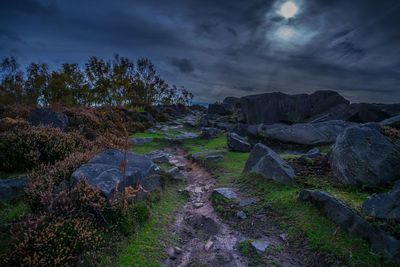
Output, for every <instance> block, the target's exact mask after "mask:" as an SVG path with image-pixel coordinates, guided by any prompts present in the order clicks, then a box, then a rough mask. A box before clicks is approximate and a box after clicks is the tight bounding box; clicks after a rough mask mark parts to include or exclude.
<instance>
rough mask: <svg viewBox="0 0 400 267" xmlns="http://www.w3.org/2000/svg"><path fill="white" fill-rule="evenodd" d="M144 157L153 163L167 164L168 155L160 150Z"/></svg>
mask: <svg viewBox="0 0 400 267" xmlns="http://www.w3.org/2000/svg"><path fill="white" fill-rule="evenodd" d="M146 156H147V157H148V158H150V159H151V160H152V161H153V162H155V163H169V157H168V155H167V154H165V153H163V152H162V151H160V150H156V151H153V152H150V153H147V154H146Z"/></svg>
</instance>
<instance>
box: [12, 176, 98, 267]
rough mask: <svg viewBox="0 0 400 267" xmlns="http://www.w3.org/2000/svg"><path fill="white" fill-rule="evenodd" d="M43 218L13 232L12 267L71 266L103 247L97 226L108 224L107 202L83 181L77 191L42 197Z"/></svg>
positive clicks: (28, 222) (22, 225)
mask: <svg viewBox="0 0 400 267" xmlns="http://www.w3.org/2000/svg"><path fill="white" fill-rule="evenodd" d="M42 201H43V204H45V207H46V209H45V210H44V211H43V213H41V214H42V215H39V216H35V215H30V216H28V219H27V220H26V221H25V222H23V223H22V224H21V225H14V226H13V227H12V229H11V234H12V244H11V249H10V251H9V254H8V255H7V256H6V258H5V264H7V265H9V266H46V265H50V266H68V265H74V264H75V263H76V261H77V260H78V259H79V258H80V257H81V256H82V255H85V254H86V255H87V254H90V251H94V250H96V249H98V248H100V247H101V246H102V245H103V240H102V234H101V231H99V230H98V229H97V228H96V225H97V226H98V225H99V224H101V223H103V222H104V217H103V215H102V212H103V211H104V209H105V207H106V199H105V198H104V197H103V196H102V195H101V193H100V191H99V190H98V189H97V188H94V187H92V186H89V185H88V184H87V182H86V181H85V180H84V179H83V180H81V181H80V182H79V183H78V184H77V186H76V187H75V188H73V189H66V190H64V191H62V192H60V193H59V194H58V195H56V196H55V197H54V196H53V194H47V195H46V196H44V197H43V198H42Z"/></svg>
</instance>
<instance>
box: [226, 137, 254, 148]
mask: <svg viewBox="0 0 400 267" xmlns="http://www.w3.org/2000/svg"><path fill="white" fill-rule="evenodd" d="M226 142H227V145H228V148H229V150H230V151H235V152H250V150H251V146H250V144H249V143H248V142H247V141H245V140H244V139H243V138H242V137H240V136H239V135H237V134H235V133H228V135H227V136H226Z"/></svg>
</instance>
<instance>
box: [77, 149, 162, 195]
mask: <svg viewBox="0 0 400 267" xmlns="http://www.w3.org/2000/svg"><path fill="white" fill-rule="evenodd" d="M126 158H127V160H128V163H127V165H126V186H127V187H128V186H132V187H133V188H136V186H137V183H138V181H140V184H141V185H142V187H143V188H144V189H145V190H146V191H152V190H154V189H155V188H157V187H159V186H160V177H159V173H160V168H159V167H158V166H157V165H155V164H154V163H153V162H152V161H151V159H149V158H148V157H146V156H144V155H137V154H135V153H133V152H127V153H126ZM123 161H124V152H123V151H120V150H116V149H108V150H106V151H104V152H102V153H100V154H97V155H96V156H94V157H93V158H92V159H91V160H90V161H89V163H87V164H83V165H82V166H81V167H79V169H77V170H76V171H74V173H73V174H72V176H71V178H72V181H74V182H75V183H76V182H78V181H79V180H80V179H82V178H86V180H87V181H88V183H89V184H90V185H92V186H95V187H98V188H99V189H100V191H101V192H102V193H103V194H104V195H105V196H107V197H108V198H109V197H112V195H113V194H114V189H115V186H116V185H117V183H118V190H119V191H120V192H122V189H123V179H122V171H121V170H120V165H121V163H122V162H123ZM142 194H143V193H142Z"/></svg>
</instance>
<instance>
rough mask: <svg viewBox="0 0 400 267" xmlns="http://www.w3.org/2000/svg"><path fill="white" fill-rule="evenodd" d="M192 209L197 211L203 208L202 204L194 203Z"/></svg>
mask: <svg viewBox="0 0 400 267" xmlns="http://www.w3.org/2000/svg"><path fill="white" fill-rule="evenodd" d="M194 207H195V208H196V209H199V208H201V207H203V203H194Z"/></svg>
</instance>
